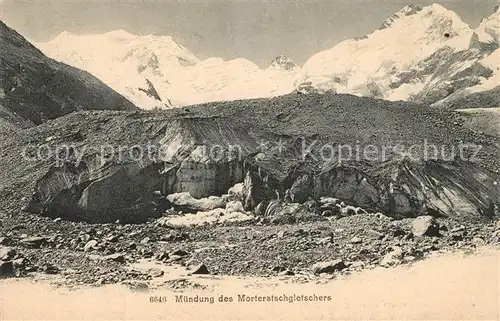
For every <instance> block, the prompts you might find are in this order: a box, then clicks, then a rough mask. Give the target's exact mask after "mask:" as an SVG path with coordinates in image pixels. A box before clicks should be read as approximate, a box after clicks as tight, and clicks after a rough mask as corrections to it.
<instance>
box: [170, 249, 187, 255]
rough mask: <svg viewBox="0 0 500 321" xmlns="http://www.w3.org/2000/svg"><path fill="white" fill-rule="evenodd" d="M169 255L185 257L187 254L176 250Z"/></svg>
mask: <svg viewBox="0 0 500 321" xmlns="http://www.w3.org/2000/svg"><path fill="white" fill-rule="evenodd" d="M170 255H175V256H186V255H189V253H188V252H186V251H184V250H180V249H177V250H175V251H173V252H172V253H170Z"/></svg>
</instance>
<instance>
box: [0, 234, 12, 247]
mask: <svg viewBox="0 0 500 321" xmlns="http://www.w3.org/2000/svg"><path fill="white" fill-rule="evenodd" d="M11 242H12V240H11V239H10V238H9V237H7V236H0V245H9V244H10V243H11Z"/></svg>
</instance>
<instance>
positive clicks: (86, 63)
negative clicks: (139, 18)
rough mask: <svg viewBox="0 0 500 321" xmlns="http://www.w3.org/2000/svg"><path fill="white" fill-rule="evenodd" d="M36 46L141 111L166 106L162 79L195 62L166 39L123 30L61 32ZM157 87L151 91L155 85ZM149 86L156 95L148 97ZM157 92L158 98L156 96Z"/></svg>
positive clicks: (169, 39) (167, 104) (194, 58)
mask: <svg viewBox="0 0 500 321" xmlns="http://www.w3.org/2000/svg"><path fill="white" fill-rule="evenodd" d="M37 46H38V47H39V48H40V49H41V50H42V51H43V52H45V53H46V54H47V55H49V56H50V57H52V58H54V59H56V60H59V61H62V62H65V63H67V64H70V65H73V66H75V67H78V68H80V69H83V70H86V71H88V72H90V73H92V74H93V75H95V76H97V77H98V78H100V79H101V80H102V81H104V82H105V83H106V84H107V85H108V86H110V87H111V88H113V89H115V90H116V91H117V92H119V93H121V94H122V95H124V96H125V97H126V98H128V99H129V100H131V101H132V102H133V103H135V104H136V105H137V106H140V107H141V108H144V109H152V108H165V107H169V103H168V97H163V96H162V94H161V90H159V89H161V87H162V86H165V84H164V81H163V78H165V77H168V76H169V75H171V74H172V73H177V72H179V71H180V70H182V68H183V67H185V66H190V65H195V64H197V63H198V59H197V58H196V57H195V56H194V55H193V54H192V53H191V52H189V51H188V50H187V49H186V48H184V47H183V46H181V45H180V44H178V43H176V42H175V41H174V40H172V38H171V37H166V36H153V35H149V36H136V35H133V34H130V33H128V32H126V31H123V30H117V31H112V32H108V33H105V34H99V35H74V34H70V33H68V32H63V33H61V34H59V35H58V36H57V37H55V38H54V39H52V40H51V41H49V42H46V43H38V44H37ZM157 84H158V86H159V87H160V88H154V87H155V86H156V85H157ZM151 87H153V89H154V91H155V92H157V94H156V95H150V94H149V92H150V91H151ZM158 93H159V95H158Z"/></svg>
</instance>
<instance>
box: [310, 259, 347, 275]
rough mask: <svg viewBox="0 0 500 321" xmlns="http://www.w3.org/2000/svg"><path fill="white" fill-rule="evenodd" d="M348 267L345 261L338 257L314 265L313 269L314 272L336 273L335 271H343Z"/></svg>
mask: <svg viewBox="0 0 500 321" xmlns="http://www.w3.org/2000/svg"><path fill="white" fill-rule="evenodd" d="M345 268H346V265H345V263H344V261H342V260H340V259H338V260H334V261H329V262H319V263H316V264H314V265H313V267H312V270H313V272H314V274H321V273H330V274H331V273H334V272H335V271H342V270H343V269H345Z"/></svg>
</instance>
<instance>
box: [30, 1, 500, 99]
mask: <svg viewBox="0 0 500 321" xmlns="http://www.w3.org/2000/svg"><path fill="white" fill-rule="evenodd" d="M499 35H500V12H499V9H498V7H497V8H495V10H494V12H493V14H492V15H491V16H490V17H487V18H485V19H483V21H482V22H481V24H480V25H479V26H478V28H477V29H475V30H473V29H471V28H470V27H469V26H468V25H467V24H466V23H464V22H463V21H462V19H461V18H460V17H459V16H458V15H457V14H456V13H454V12H453V11H451V10H448V9H446V8H444V7H443V6H441V5H438V4H433V5H430V6H426V7H418V6H414V5H409V6H406V7H404V8H403V9H402V10H400V11H398V12H396V13H395V14H393V15H392V16H391V17H390V18H388V19H387V20H386V21H384V22H383V23H382V25H381V27H380V28H378V29H377V30H375V31H374V32H372V33H371V34H368V35H366V36H363V37H359V38H356V39H350V40H346V41H343V42H341V43H339V44H337V45H335V46H334V47H333V48H331V49H328V50H324V51H322V52H319V53H317V54H315V55H313V56H312V57H311V58H310V59H309V60H308V61H307V62H306V63H305V65H304V66H303V67H302V68H300V67H298V66H297V65H296V64H295V63H293V61H292V60H291V59H289V58H287V57H285V56H277V57H276V58H275V59H274V60H273V61H272V62H271V64H270V66H269V67H268V68H266V69H261V68H259V67H258V66H257V65H256V64H254V63H253V62H251V61H249V60H247V59H244V58H237V59H232V60H228V61H224V60H223V59H221V58H216V57H213V58H208V59H206V60H199V59H198V58H196V57H195V56H194V55H193V54H192V53H191V52H190V51H189V50H187V49H186V48H184V47H183V46H181V45H180V44H178V43H176V42H175V41H174V40H173V39H172V38H171V37H168V36H153V35H148V36H137V35H133V34H130V33H128V32H125V31H122V30H118V31H113V32H108V33H105V34H101V35H73V34H69V33H62V34H60V35H59V36H57V37H56V38H54V39H53V40H51V41H49V42H47V43H39V44H38V47H39V48H40V49H41V50H42V51H43V52H44V53H46V54H47V55H48V56H50V57H52V58H55V59H56V60H60V61H62V62H65V63H67V64H70V65H73V66H76V67H78V68H81V69H84V70H86V71H89V72H90V73H92V74H93V75H95V76H97V77H98V78H100V79H101V80H102V81H103V82H105V83H106V84H107V85H108V86H110V87H112V88H113V89H115V90H116V91H117V92H119V93H121V94H122V95H124V96H125V97H127V98H128V99H129V100H131V101H132V102H134V103H135V104H136V105H137V106H139V107H141V108H144V109H153V108H169V107H176V106H184V105H190V104H198V103H204V102H210V101H228V100H237V99H249V98H263V97H272V96H278V95H284V94H288V93H291V92H293V91H295V90H297V91H299V92H301V93H309V92H320V93H322V92H327V91H334V92H338V93H349V94H354V95H358V96H369V97H375V98H381V99H387V100H412V101H417V102H422V103H427V104H436V105H450V104H456V102H457V101H460V100H461V99H463V98H464V97H466V96H467V95H470V94H474V93H478V92H486V91H488V92H490V91H491V90H492V89H495V88H497V86H498V84H499V75H500V72H499V61H500V51H499V49H498V48H499ZM495 90H496V89H495ZM489 104H496V100H492V101H490V103H489Z"/></svg>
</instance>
